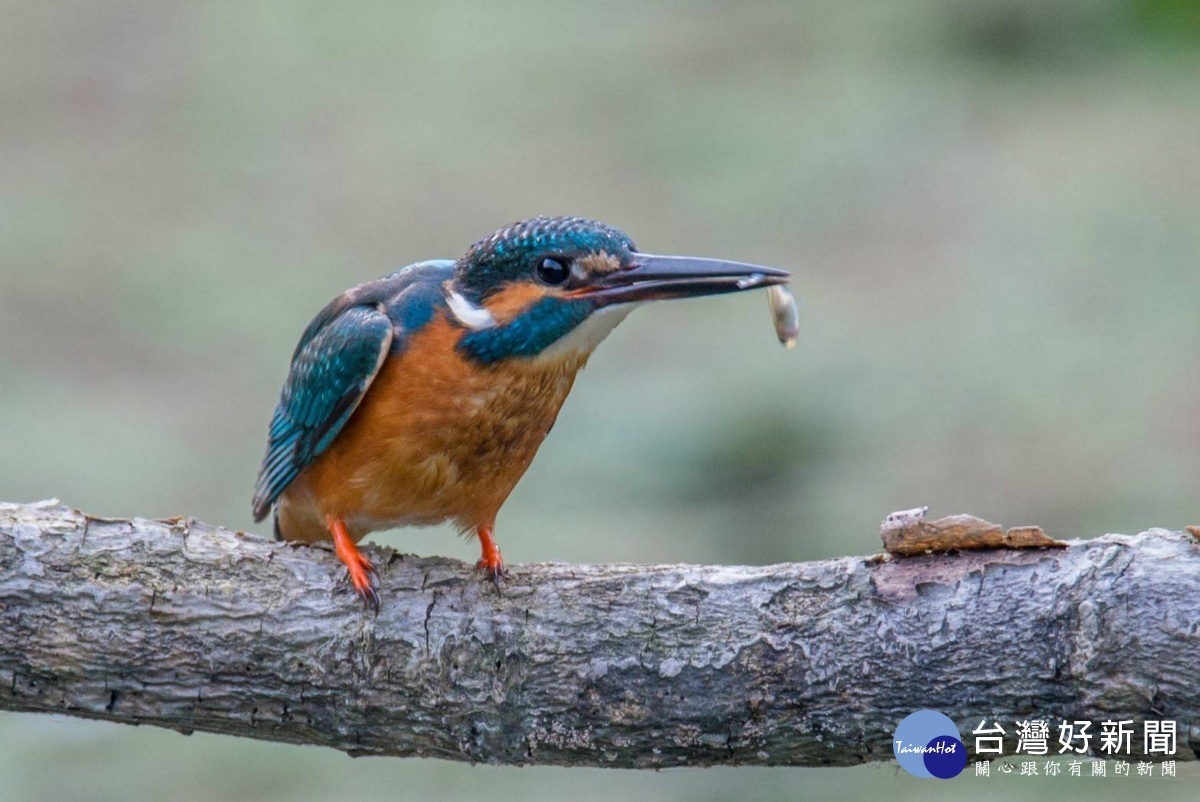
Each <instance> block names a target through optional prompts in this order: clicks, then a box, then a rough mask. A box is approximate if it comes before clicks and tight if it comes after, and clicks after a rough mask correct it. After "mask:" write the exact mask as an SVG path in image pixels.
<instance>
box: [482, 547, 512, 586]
mask: <svg viewBox="0 0 1200 802" xmlns="http://www.w3.org/2000/svg"><path fill="white" fill-rule="evenodd" d="M475 570H477V571H481V572H482V573H483V576H484V578H486V579H490V580H492V585H494V586H495V588H496V592H497V593H499V592H500V585H501V583H502V582H503V581H504V580H505V579H507V578H508V567H507V566H505V565H504V560H503V559H501V558H500V554H499V552H497V553H496V555H495V558H494V559H491V560H489V559H488V558H486V557H480V558H479V561H478V562H476V563H475Z"/></svg>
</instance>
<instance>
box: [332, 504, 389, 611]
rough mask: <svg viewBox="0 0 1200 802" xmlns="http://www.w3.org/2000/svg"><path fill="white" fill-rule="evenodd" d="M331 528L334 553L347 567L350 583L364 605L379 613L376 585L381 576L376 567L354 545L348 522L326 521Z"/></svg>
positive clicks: (338, 519) (339, 519)
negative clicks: (347, 528)
mask: <svg viewBox="0 0 1200 802" xmlns="http://www.w3.org/2000/svg"><path fill="white" fill-rule="evenodd" d="M326 525H327V526H328V527H329V532H330V533H331V534H332V535H333V551H334V553H335V554H337V556H338V559H339V560H341V561H342V562H343V563H345V565H346V570H347V571H349V572H350V582H351V583H352V584H353V585H354V589H355V590H356V591H358V595H359V596H361V597H362V600H363V603H364V604H367V605H370V606H371V607H373V608H375V612H376V613H378V612H379V594H377V593H376V592H375V583H376V582H377V581H378V579H379V574H378V572H376V570H375V566H374V565H372V564H371V561H370V560H368V559H367V557H366V555H364V554H363V553H362V552H361V551H359V550H358V546H356V545H354V540H353V539H352V538H351V537H350V533H349V532H347V531H346V522H345V521H343V520H342V519H341V518H330V519H329V520H328V521H326Z"/></svg>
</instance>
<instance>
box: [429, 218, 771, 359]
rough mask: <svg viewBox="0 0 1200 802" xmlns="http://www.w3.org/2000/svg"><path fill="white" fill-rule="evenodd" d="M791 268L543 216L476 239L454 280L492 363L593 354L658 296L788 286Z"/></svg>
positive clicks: (459, 311) (479, 354) (478, 352)
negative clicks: (662, 250)
mask: <svg viewBox="0 0 1200 802" xmlns="http://www.w3.org/2000/svg"><path fill="white" fill-rule="evenodd" d="M790 278H791V276H790V274H788V273H787V272H785V271H783V270H777V269H775V268H771V267H762V266H759V265H752V264H744V263H741V262H727V261H723V260H719V259H701V258H696V257H690V256H655V255H651V254H645V253H641V252H640V251H638V250H637V248H636V247H634V244H633V241H632V240H631V239H630V238H629V236H628V235H627V234H625V233H624V232H623V231H620V230H618V229H616V228H613V227H612V226H608V225H605V224H604V223H599V222H596V221H594V220H586V219H583V218H579V217H535V218H532V219H530V220H524V221H521V222H519V223H513V224H512V225H509V226H506V227H505V228H502V229H500V230H499V231H497V232H495V233H494V234H492V235H491V236H489V237H486V238H485V239H482V240H480V241H479V242H477V243H475V244H474V245H472V246H471V248H470V250H468V251H467V253H466V254H465V255H463V257H462V258H461V259H459V260H458V261H457V262H456V264H455V268H454V275H453V277H452V278H451V279H450V280H448V281H447V282H446V284H445V286H444V291H445V294H446V302H447V305H448V307H449V309H450V312H451V314H452V316H453V318H454V319H455V320H456V321H457V322H458V324H460V325H461V326H462V327H463V328H465V329H466V331H465V333H464V335H463V337H462V339H461V340H460V341H459V346H458V347H459V349H460V350H461V351H463V352H464V353H465V354H466V355H468V356H469V357H471V358H474V359H476V360H477V361H480V362H483V363H491V362H496V361H499V360H502V359H506V358H509V357H525V358H536V357H541V356H555V355H561V354H566V353H570V352H579V353H583V354H585V355H586V354H587V353H590V352H591V350H592V349H594V348H595V347H596V346H597V345H598V344H599V343H600V341H601V340H603V339H604V337H605V336H607V335H608V333H609V332H610V331H612V329H613V328H614V327H615V326H616V325H617V324H618V323H620V322H621V320H623V319H624V317H625V315H626V314H628V313H629V312H630V311H631V310H632V309H633V308H634V307H636V306H638V305H640V304H643V303H647V302H649V301H659V300H669V299H674V298H693V297H698V296H701V295H716V294H720V293H728V292H739V291H741V290H749V289H754V288H756V287H766V286H770V285H773V284H784V283H787V282H788V281H789V280H790Z"/></svg>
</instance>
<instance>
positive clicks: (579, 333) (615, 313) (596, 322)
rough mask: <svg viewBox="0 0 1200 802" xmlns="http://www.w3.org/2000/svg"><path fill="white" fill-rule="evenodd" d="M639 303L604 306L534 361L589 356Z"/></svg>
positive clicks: (543, 351)
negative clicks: (576, 355) (572, 355)
mask: <svg viewBox="0 0 1200 802" xmlns="http://www.w3.org/2000/svg"><path fill="white" fill-rule="evenodd" d="M639 306H641V302H638V303H629V304H618V305H616V306H606V307H604V308H603V309H600V310H598V311H596V312H593V313H592V314H590V315H588V317H587V319H586V320H584V321H583V322H582V323H580V324H579V325H578V326H576V327H575V328H573V329H571V330H570V331H569V332H567V333H566V334H564V335H563V336H561V337H559V338H558V339H557V340H555V341H554V342H552V343H550V345H548V346H547V347H546V348H544V349H542V352H541V353H540V354H538V355H537V356H536V357H535V360H541V359H558V358H560V357H563V356H567V355H569V354H590V353H591V352H592V351H594V350H596V346H597V345H599V344H600V343H602V342H604V338H605V337H607V336H608V335H609V334H611V333H612V330H613V329H615V328H616V327H617V324H618V323H620V322H621V321H622V320H624V319H625V316H626V315H628V314H629V313H630V312H632V311H633V310H634V309H635V308H637V307H639Z"/></svg>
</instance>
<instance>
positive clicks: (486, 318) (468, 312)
mask: <svg viewBox="0 0 1200 802" xmlns="http://www.w3.org/2000/svg"><path fill="white" fill-rule="evenodd" d="M446 306H448V307H450V312H451V314H453V315H454V317H455V318H456V319H457V320H458V322H459V323H461V324H463V325H464V326H466V327H467V328H468V329H472V330H475V331H478V330H479V329H490V328H491V327H492V326H495V325H496V318H494V317H492V313H491V312H489V311H488V310H487V309H485V308H483V307H482V306H476V305H475V304H473V303H471V302H470V301H468V300H467V299H466V298H464V297H463V296H462V295H460V294H459V292H458V291H457V290H452V289H450V288H449V287H447V288H446Z"/></svg>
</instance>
